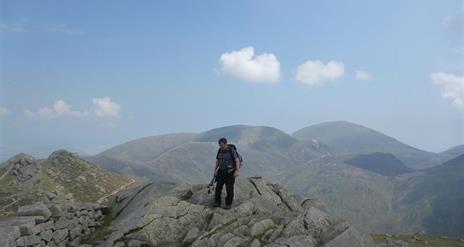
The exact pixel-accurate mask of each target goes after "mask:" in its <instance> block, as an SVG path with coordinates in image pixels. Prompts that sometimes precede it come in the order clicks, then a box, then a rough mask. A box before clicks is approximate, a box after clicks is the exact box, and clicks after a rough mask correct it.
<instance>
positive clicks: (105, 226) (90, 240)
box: [82, 212, 113, 245]
mask: <svg viewBox="0 0 464 247" xmlns="http://www.w3.org/2000/svg"><path fill="white" fill-rule="evenodd" d="M112 220H113V214H112V213H111V212H110V213H109V214H107V215H104V216H103V221H102V224H101V226H99V227H98V228H96V229H95V231H94V232H92V233H91V234H90V235H89V236H88V237H87V238H85V239H84V240H83V241H82V243H83V244H92V245H95V244H97V243H98V242H100V241H103V240H105V237H106V236H108V235H109V234H111V232H112V230H111V227H110V224H111V221H112Z"/></svg>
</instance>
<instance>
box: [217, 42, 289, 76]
mask: <svg viewBox="0 0 464 247" xmlns="http://www.w3.org/2000/svg"><path fill="white" fill-rule="evenodd" d="M219 62H220V63H221V66H222V67H221V73H222V74H224V75H227V76H232V77H235V78H239V79H241V80H245V81H250V82H256V83H276V82H277V81H278V80H279V78H280V63H279V60H277V57H276V56H275V55H274V54H272V53H263V54H260V55H256V56H255V50H254V48H253V47H251V46H249V47H245V48H243V49H241V50H238V51H232V52H229V53H223V54H222V55H221V57H220V58H219Z"/></svg>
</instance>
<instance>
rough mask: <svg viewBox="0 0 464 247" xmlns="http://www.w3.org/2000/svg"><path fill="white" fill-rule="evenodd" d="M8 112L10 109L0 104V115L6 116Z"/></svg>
mask: <svg viewBox="0 0 464 247" xmlns="http://www.w3.org/2000/svg"><path fill="white" fill-rule="evenodd" d="M9 114H10V111H8V109H7V108H6V107H2V106H0V117H3V116H7V115H9Z"/></svg>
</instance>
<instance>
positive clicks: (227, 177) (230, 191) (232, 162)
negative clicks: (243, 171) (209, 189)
mask: <svg viewBox="0 0 464 247" xmlns="http://www.w3.org/2000/svg"><path fill="white" fill-rule="evenodd" d="M218 144H219V150H218V152H217V155H216V165H215V166H214V176H215V177H216V183H217V184H216V190H215V194H214V207H219V206H221V193H222V187H223V186H224V184H225V185H226V192H227V196H226V205H225V206H224V209H230V208H231V206H232V201H233V199H234V183H235V177H237V176H239V175H240V158H239V155H238V154H237V152H236V151H235V149H234V148H233V147H231V146H229V145H228V144H227V139H226V138H224V137H223V138H221V139H219V141H218Z"/></svg>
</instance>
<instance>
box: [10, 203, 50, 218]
mask: <svg viewBox="0 0 464 247" xmlns="http://www.w3.org/2000/svg"><path fill="white" fill-rule="evenodd" d="M17 215H18V216H43V217H44V218H45V219H48V218H50V216H52V212H50V210H49V209H48V207H47V206H45V204H43V203H36V204H31V205H24V206H21V207H19V208H18V212H17Z"/></svg>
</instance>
